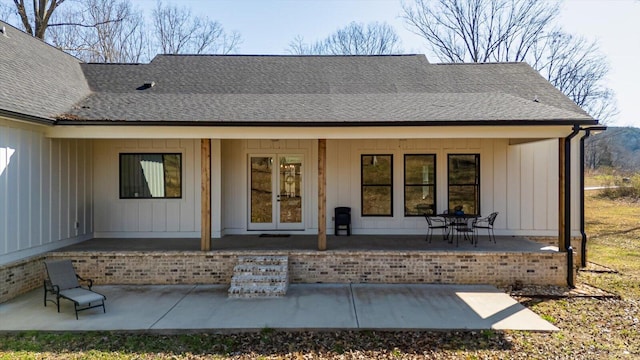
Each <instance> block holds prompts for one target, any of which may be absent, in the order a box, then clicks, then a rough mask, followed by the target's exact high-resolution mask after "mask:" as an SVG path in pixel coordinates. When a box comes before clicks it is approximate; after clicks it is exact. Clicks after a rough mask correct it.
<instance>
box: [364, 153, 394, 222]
mask: <svg viewBox="0 0 640 360" xmlns="http://www.w3.org/2000/svg"><path fill="white" fill-rule="evenodd" d="M365 156H388V157H389V170H390V171H391V173H390V174H389V179H390V182H389V183H388V184H384V183H380V184H365V183H364V158H365ZM373 186H378V187H381V186H388V187H389V190H390V191H389V193H390V199H389V205H390V206H389V209H390V212H389V213H388V214H365V213H364V193H365V191H364V189H365V187H373ZM360 215H361V216H362V217H393V154H360Z"/></svg>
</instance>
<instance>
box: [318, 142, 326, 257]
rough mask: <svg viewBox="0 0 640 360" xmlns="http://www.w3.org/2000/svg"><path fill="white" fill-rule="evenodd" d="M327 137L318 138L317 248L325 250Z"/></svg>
mask: <svg viewBox="0 0 640 360" xmlns="http://www.w3.org/2000/svg"><path fill="white" fill-rule="evenodd" d="M326 168H327V139H318V250H320V251H324V250H327V173H326Z"/></svg>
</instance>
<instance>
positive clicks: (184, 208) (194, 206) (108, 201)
mask: <svg viewBox="0 0 640 360" xmlns="http://www.w3.org/2000/svg"><path fill="white" fill-rule="evenodd" d="M93 144H94V147H93V149H94V150H93V153H94V157H93V160H94V161H93V162H94V179H95V185H94V189H95V193H94V199H95V237H200V140H191V139H188V140H177V139H176V140H173V139H153V140H95V141H94V143H93ZM121 153H180V154H182V198H180V199H120V189H119V183H120V180H119V173H120V169H119V158H120V154H121Z"/></svg>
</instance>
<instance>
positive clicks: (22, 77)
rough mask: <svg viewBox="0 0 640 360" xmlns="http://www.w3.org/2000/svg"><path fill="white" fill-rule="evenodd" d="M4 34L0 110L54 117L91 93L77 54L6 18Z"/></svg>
mask: <svg viewBox="0 0 640 360" xmlns="http://www.w3.org/2000/svg"><path fill="white" fill-rule="evenodd" d="M2 26H4V27H5V31H6V33H5V34H0V84H2V91H0V110H7V111H11V112H15V113H19V114H25V115H30V116H35V117H40V118H43V119H54V118H55V117H56V116H58V115H59V114H61V113H64V112H66V111H68V110H69V109H71V107H72V105H73V104H75V103H77V102H79V101H81V100H82V99H83V98H85V97H86V96H87V95H89V93H90V91H89V86H88V84H87V81H86V80H85V77H84V74H83V72H82V70H81V69H80V61H79V60H78V59H76V58H74V57H73V56H70V55H67V54H65V53H64V52H62V51H60V50H58V49H56V48H54V47H52V46H50V45H48V44H46V43H44V42H43V41H40V40H39V39H36V38H34V37H32V36H31V35H28V34H26V33H24V32H22V31H20V30H18V29H16V28H14V27H12V26H10V25H8V24H6V23H4V22H2V21H0V27H2Z"/></svg>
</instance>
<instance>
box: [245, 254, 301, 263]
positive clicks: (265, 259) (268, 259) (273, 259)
mask: <svg viewBox="0 0 640 360" xmlns="http://www.w3.org/2000/svg"><path fill="white" fill-rule="evenodd" d="M288 263H289V257H288V256H266V255H263V256H238V264H260V265H286V264H288Z"/></svg>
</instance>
